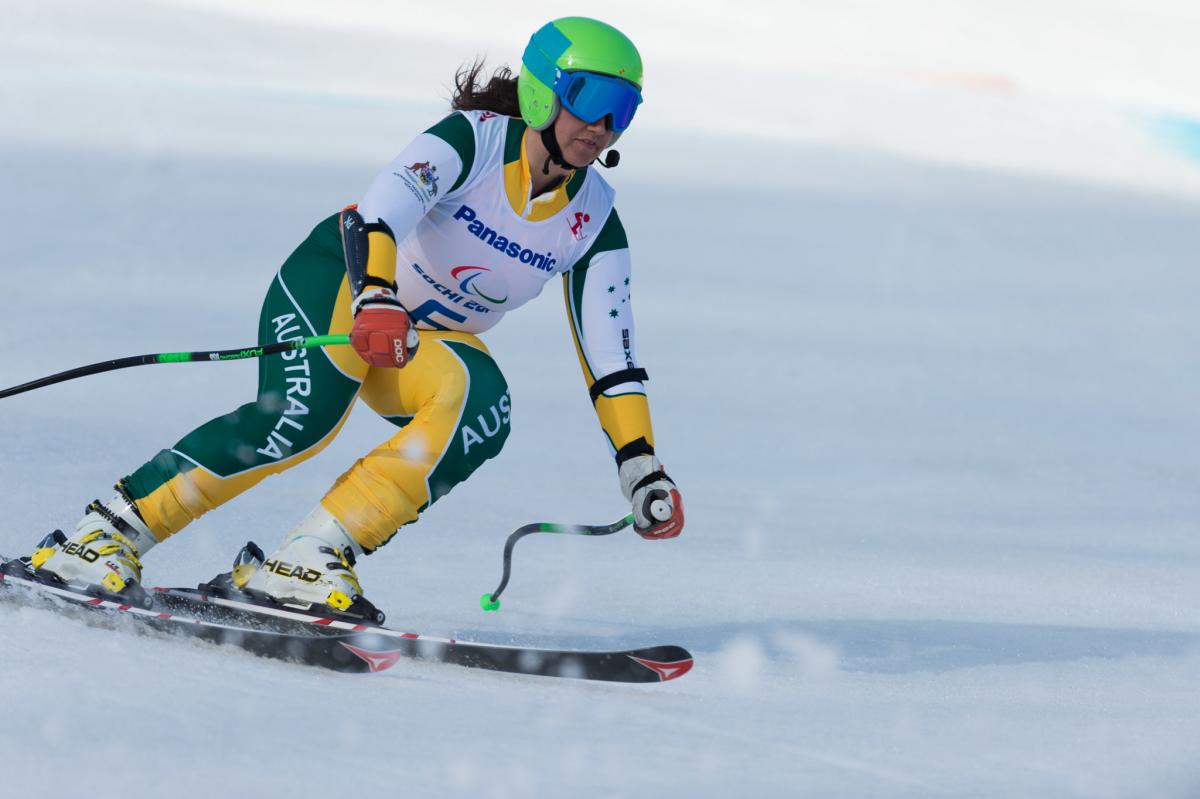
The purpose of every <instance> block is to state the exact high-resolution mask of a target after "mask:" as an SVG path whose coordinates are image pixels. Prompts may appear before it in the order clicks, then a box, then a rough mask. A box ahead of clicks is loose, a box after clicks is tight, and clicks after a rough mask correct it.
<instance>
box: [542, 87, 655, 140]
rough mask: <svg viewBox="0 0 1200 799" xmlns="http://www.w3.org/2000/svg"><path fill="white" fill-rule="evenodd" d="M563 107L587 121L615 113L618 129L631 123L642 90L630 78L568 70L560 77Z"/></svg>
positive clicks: (613, 117)
mask: <svg viewBox="0 0 1200 799" xmlns="http://www.w3.org/2000/svg"><path fill="white" fill-rule="evenodd" d="M558 84H559V85H558V86H557V87H556V88H558V90H559V91H558V97H559V100H561V101H562V104H563V107H564V108H566V109H567V110H568V111H570V112H571V113H572V114H574V115H575V116H577V117H579V118H580V119H582V120H583V121H584V122H595V121H596V120H598V119H601V118H603V117H606V116H609V117H612V129H613V130H614V131H616V132H617V133H620V132H621V131H623V130H625V129H626V128H628V127H629V123H630V122H632V121H633V115H634V113H635V112H636V111H637V107H638V105H639V104H641V102H642V93H641V92H640V91H638V88H637V87H636V86H634V85H633V84H632V83H630V82H629V81H627V80H624V79H622V78H614V77H612V76H610V75H597V74H596V73H594V72H566V73H563V75H562V77H561V78H559V81H558Z"/></svg>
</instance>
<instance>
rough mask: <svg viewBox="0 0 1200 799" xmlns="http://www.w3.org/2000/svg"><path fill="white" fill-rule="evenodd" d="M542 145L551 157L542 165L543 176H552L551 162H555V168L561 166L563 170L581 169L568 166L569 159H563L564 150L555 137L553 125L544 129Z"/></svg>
mask: <svg viewBox="0 0 1200 799" xmlns="http://www.w3.org/2000/svg"><path fill="white" fill-rule="evenodd" d="M542 145H543V146H544V147H545V148H546V152H547V153H549V155H547V156H546V160H545V161H544V162H543V163H542V174H543V175H549V174H550V162H551V161H553V162H554V165H555V166H561V167H562V168H563V169H579V167H577V166H575V165H574V164H568V163H567V159H565V158H563V151H562V148H561V147H559V146H558V137H557V136H555V135H554V124H553V123H551V124H549V125H547V126H546V127H544V128H542Z"/></svg>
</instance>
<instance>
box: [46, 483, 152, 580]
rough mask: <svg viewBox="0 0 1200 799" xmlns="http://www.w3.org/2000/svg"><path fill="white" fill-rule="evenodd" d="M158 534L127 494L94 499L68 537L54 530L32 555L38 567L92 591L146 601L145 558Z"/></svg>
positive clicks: (60, 578)
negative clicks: (102, 502)
mask: <svg viewBox="0 0 1200 799" xmlns="http://www.w3.org/2000/svg"><path fill="white" fill-rule="evenodd" d="M157 543H158V539H157V538H155V537H154V534H153V533H151V532H150V528H149V527H147V526H146V523H145V522H144V521H142V517H141V515H139V514H138V511H137V506H136V505H134V504H133V503H132V502H131V501H130V500H129V499H127V498H126V497H125V496H124V495H120V494H119V495H117V496H115V497H113V498H112V499H111V500H109V501H108V503H107V504H103V505H102V504H101V503H100V500H96V501H94V502H92V504H90V505H88V506H87V509H86V510H85V511H84V516H83V518H82V519H80V521H79V524H78V525H77V526H76V529H75V534H74V535H72V536H71V537H70V538H68V537H67V536H66V535H64V534H63V532H62V531H61V530H55V531H54V532H53V533H51V534H50V535H48V536H46V538H45V539H43V540H42V542H41V544H39V545H38V548H37V549H36V550H35V551H34V553H33V555H31V556H30V558H29V565H30V566H31V567H32V568H33V570H34V571H35V572H42V573H45V574H50V575H53V576H54V577H57V578H58V579H59V580H61V581H62V582H64V583H66V584H68V585H72V586H76V587H79V588H84V589H88V590H92V591H96V590H99V591H103V592H105V593H109V594H113V595H115V596H120V597H123V598H132V599H134V600H136V602H137V604H144V602H143V600H144V598H145V592H144V591H143V590H142V588H141V581H142V561H141V558H142V556H144V555H145V554H146V553H147V552H148V551H150V548H151V547H153V546H154V545H155V544H157Z"/></svg>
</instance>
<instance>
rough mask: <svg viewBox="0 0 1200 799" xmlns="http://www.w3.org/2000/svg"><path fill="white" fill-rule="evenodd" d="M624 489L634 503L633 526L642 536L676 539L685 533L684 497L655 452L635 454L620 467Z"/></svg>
mask: <svg viewBox="0 0 1200 799" xmlns="http://www.w3.org/2000/svg"><path fill="white" fill-rule="evenodd" d="M617 474H618V475H619V476H620V478H621V491H622V492H623V493H624V494H625V498H626V499H628V500H629V501H630V502H631V503H632V504H633V529H634V532H636V533H637V534H638V535H640V536H641V537H642V538H649V539H651V540H659V539H663V538H674V537H675V536H677V535H679V534H680V533H682V532H683V498H682V497H680V496H679V489H678V488H676V487H675V481H674V480H672V479H671V478H670V477H667V473H666V472H665V471H663V466H662V463H660V462H659V460H658V458H656V457H654V456H653V455H635V456H634V457H632V458H630V459H629V460H627V461H625V462H624V463H622V464H621V465H620V467H619V468H618V469H617Z"/></svg>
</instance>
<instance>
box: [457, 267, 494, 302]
mask: <svg viewBox="0 0 1200 799" xmlns="http://www.w3.org/2000/svg"><path fill="white" fill-rule="evenodd" d="M491 271H492V270H491V269H489V268H487V267H486V266H456V267H454V268H453V269H451V270H450V277H452V278H454V279H455V280H457V281H458V287H459V288H461V289H462V290H463V291H464V292H465V293H467V294H474V295H475V296H476V297H482V298H483V299H485V300H487V301H488V302H490V303H493V304H495V305H503V304H504V303H506V302H508V295H507V294H506V295H505V296H503V297H489V296H488V295H487V294H484V293H483V290H482V289H480V288H479V286H476V285H475V279H476V278H478V277H479V276H480V275H482V274H484V273H486V272H491Z"/></svg>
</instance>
